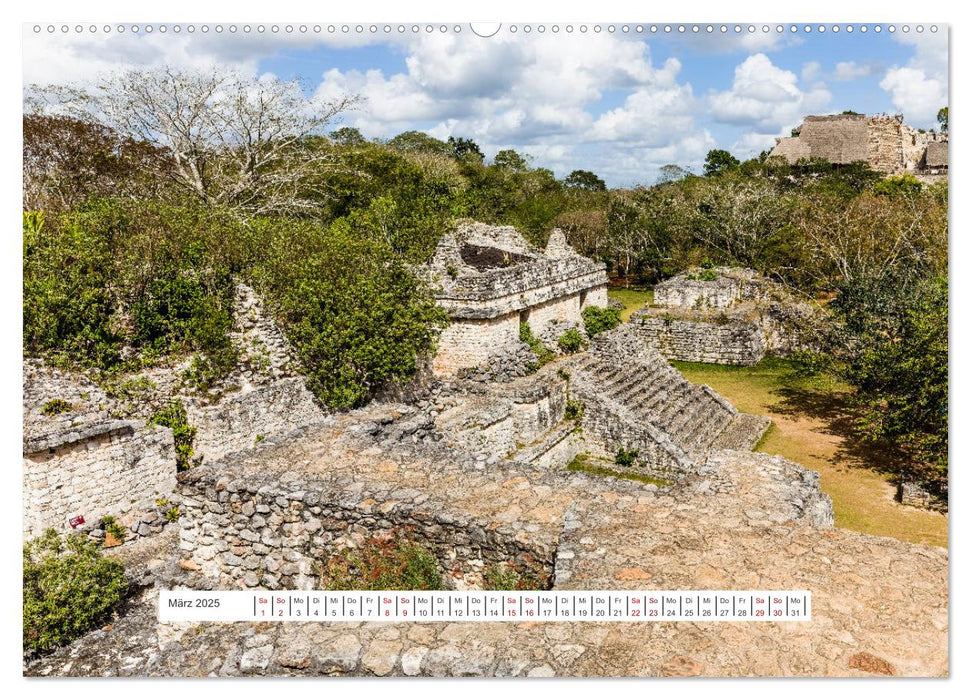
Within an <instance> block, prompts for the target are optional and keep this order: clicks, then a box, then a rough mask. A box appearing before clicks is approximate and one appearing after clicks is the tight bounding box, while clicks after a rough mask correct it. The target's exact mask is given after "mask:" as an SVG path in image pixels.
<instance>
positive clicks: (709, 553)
mask: <svg viewBox="0 0 971 700" xmlns="http://www.w3.org/2000/svg"><path fill="white" fill-rule="evenodd" d="M421 426H422V424H421V423H420V421H414V418H413V416H409V415H407V414H402V415H399V416H394V415H393V412H387V411H386V412H378V411H374V410H371V411H368V412H358V413H356V414H352V415H345V416H341V417H338V418H335V419H333V420H330V421H327V422H324V423H322V424H320V425H317V426H314V427H312V428H309V429H307V430H306V431H305V432H304V433H303V434H302V435H296V434H295V435H293V436H291V438H289V439H286V440H280V441H278V442H277V444H270V445H266V446H262V447H261V448H259V449H255V450H252V451H250V452H249V453H247V454H245V455H238V456H236V457H234V458H232V459H226V460H224V461H223V462H221V463H219V464H214V465H210V466H209V467H206V468H204V469H201V470H199V472H198V473H196V474H193V475H192V481H191V483H189V484H187V489H186V490H187V494H186V500H185V502H184V503H185V507H186V514H185V516H184V517H186V518H187V520H186V521H185V523H184V525H192V524H193V523H195V528H196V529H198V530H200V531H201V530H203V528H202V525H203V523H204V522H205V517H206V515H207V514H215V511H214V510H213V509H211V508H210V507H209V506H210V504H217V505H225V506H226V510H225V512H224V513H222V514H219V517H221V518H224V520H223V521H221V522H222V525H221V527H222V529H223V531H234V530H235V531H237V532H238V533H239V534H240V535H242V533H243V531H244V530H246V529H249V530H251V532H252V534H253V535H256V539H257V540H258V541H259V542H261V543H265V542H269V544H264V545H263V546H264V547H268V548H271V549H274V548H276V549H280V550H283V549H287V548H292V547H295V546H297V545H298V544H299V538H300V537H301V533H300V532H299V531H300V528H299V527H297V524H298V523H303V524H304V525H308V526H311V527H313V526H314V523H313V522H312V520H313V519H314V518H317V519H323V518H321V517H320V516H319V515H317V514H313V513H312V509H313V508H315V507H321V508H325V507H326V508H331V509H334V508H340V509H342V510H343V512H344V515H345V517H351V514H352V512H353V513H357V514H358V515H359V516H360V517H358V519H357V520H356V522H355V523H354V524H352V525H351V527H349V528H348V527H346V526H345V530H346V531H348V532H349V533H351V534H353V533H355V532H357V533H358V534H363V531H364V529H367V523H369V522H371V523H372V527H376V528H381V527H386V526H388V525H396V524H399V523H401V522H404V520H405V519H408V518H410V519H412V520H413V521H414V522H415V523H416V525H415V526H416V527H426V529H425V530H423V532H424V533H425V535H426V536H428V537H431V539H432V542H431V545H432V547H433V548H436V553H437V554H438V555H439V556H442V555H443V554H445V553H444V552H443V551H442V550H440V549H439V548H438V545H437V544H436V542H437V541H438V540H435V538H436V537H438V536H439V535H438V534H436V533H439V534H442V533H444V535H445V539H449V540H450V541H451V542H450V546H452V547H459V548H460V547H463V546H472V544H471V543H478V545H479V546H480V550H477V553H481V552H482V551H483V550H482V549H481V547H485V549H490V548H491V550H494V551H497V552H500V553H501V554H502V555H503V556H507V555H509V554H510V553H515V552H516V551H518V552H519V553H522V551H523V550H522V549H520V550H516V549H515V547H513V546H512V545H513V543H515V544H516V546H521V547H522V548H525V549H529V550H530V551H532V552H533V553H534V555H536V556H540V552H541V551H542V550H541V549H540V548H541V547H542V546H545V547H548V548H549V554H550V555H551V564H552V566H553V576H552V579H551V580H550V585H551V586H552V587H553V588H555V589H567V590H568V589H635V590H641V589H659V590H660V589H672V588H686V589H753V588H767V589H785V588H794V589H795V588H798V589H808V590H810V591H812V594H813V619H812V621H811V622H809V623H796V622H790V623H780V624H776V623H686V622H677V623H661V624H650V623H647V624H644V623H615V624H603V623H579V622H577V623H559V622H557V623H552V622H551V623H542V622H527V623H519V624H512V623H464V624H463V623H433V624H423V623H407V624H406V623H402V624H383V623H357V624H346V623H342V624H327V623H300V624H296V623H293V624H288V623H278V624H273V623H232V624H230V623H225V624H222V623H221V624H201V625H200V624H195V625H193V624H170V623H167V624H158V623H157V622H156V618H155V610H154V606H153V605H152V604H151V603H152V602H153V601H152V599H151V596H152V595H153V591H152V590H151V589H147V590H146V592H145V593H144V594H143V598H142V599H141V600H140V601H136V602H135V603H134V604H133V606H132V610H131V612H130V614H129V616H128V617H126V618H125V619H123V620H121V621H119V623H118V625H117V631H116V630H107V631H100V632H95V633H92V635H89V637H88V638H85V639H81V640H79V641H78V642H76V643H74V644H72V645H69V646H68V647H65V648H64V649H61V650H59V651H58V652H56V653H54V654H52V655H51V656H48V657H45V658H43V659H40V660H37V661H35V662H33V663H32V664H31V665H29V667H28V668H27V669H26V672H27V673H28V674H30V675H101V674H102V673H111V674H118V675H159V676H204V675H220V676H247V675H256V676H260V675H311V676H313V675H379V676H381V675H406V676H414V675H429V676H442V675H500V676H501V675H527V676H552V675H565V676H577V675H608V676H628V675H633V676H664V675H706V676H749V675H782V676H790V675H791V676H799V675H806V676H810V675H816V676H864V675H881V674H883V675H887V674H893V675H917V676H940V675H946V674H947V672H948V671H947V628H948V617H947V553H946V551H945V550H942V549H939V548H936V547H930V546H924V545H914V544H905V543H901V542H898V541H896V540H892V539H889V538H879V537H873V536H869V535H863V534H858V533H853V532H849V531H846V530H838V529H833V528H832V511H831V505H830V503H829V499H828V498H827V497H826V496H824V495H823V494H821V492H820V491H819V487H818V477H817V475H816V474H815V473H814V472H809V471H807V470H805V469H803V468H801V467H799V466H798V465H796V464H794V463H792V462H789V461H787V460H784V459H782V458H779V457H773V456H769V455H762V454H754V453H750V452H745V451H732V450H721V451H716V452H713V453H712V454H711V455H710V456H709V457H708V459H707V460H706V462H705V464H704V465H703V467H702V468H701V469H699V470H698V472H697V473H696V474H693V475H691V476H690V477H689V478H687V479H685V480H684V481H683V482H681V483H679V484H677V485H675V486H673V487H671V488H668V489H657V488H656V487H651V486H648V485H645V484H641V483H637V482H632V481H628V480H622V479H615V478H610V477H595V476H590V475H585V474H576V473H571V472H564V471H561V470H556V469H545V468H541V467H537V466H535V465H529V464H523V463H517V462H502V463H499V464H493V465H486V464H484V463H483V464H477V463H476V462H477V461H478V460H476V459H475V457H474V456H471V457H470V456H469V455H468V454H467V453H463V452H462V451H461V450H455V449H454V448H450V447H448V446H447V445H444V444H442V442H441V441H435V440H434V439H432V440H430V441H428V442H425V441H424V437H426V436H423V437H421V438H419V437H417V436H418V435H419V434H420V433H421V431H422V430H424V429H425V428H423V427H421ZM409 431H411V432H409ZM383 436H388V437H383ZM375 438H378V439H377V444H378V446H377V447H375ZM412 438H414V439H412ZM382 443H384V445H383V446H382ZM463 455H465V456H463ZM470 461H471V463H470ZM277 484H278V485H279V487H277V486H276V485H277ZM295 488H296V489H297V490H291V489H295ZM310 489H313V491H311V490H310ZM311 494H314V495H313V496H311ZM234 496H238V497H239V498H237V499H236V500H233V497H234ZM247 503H255V504H257V505H258V506H259V505H263V506H265V507H266V508H265V509H261V508H254V509H253V512H252V514H249V515H248V514H247V513H248V511H249V508H248V507H247ZM233 504H238V505H239V509H238V512H235V508H234V507H233ZM298 504H299V505H300V507H299V508H298V507H295V506H296V505H298ZM277 506H279V510H277V509H276V507H277ZM267 509H268V510H267ZM261 510H264V512H263V513H262V516H263V517H264V529H253V528H258V526H259V523H260V521H258V520H255V516H256V515H257V514H260V511H261ZM422 513H424V515H422ZM287 514H289V516H294V517H293V518H291V519H289V520H288V517H289V516H288V515H287ZM274 515H280V517H281V521H280V522H278V523H276V524H275V525H274V524H273V516H274ZM368 518H371V519H372V520H368ZM227 523H232V524H230V525H227ZM244 523H245V524H246V525H248V526H249V527H248V528H243V527H240V526H241V525H243V524H244ZM362 528H363V529H362ZM436 528H437V530H436ZM187 529H188V531H191V530H192V529H193V528H192V527H188V528H187ZM326 529H327V528H326V527H325V526H321V527H320V528H319V530H322V531H323V530H326ZM185 532H186V530H185V529H184V530H183V547H185V544H186V543H185V538H184V535H185ZM462 533H465V534H466V535H468V539H467V541H465V540H462V538H461V535H462ZM473 533H475V534H473ZM210 536H212V537H213V538H214V540H215V538H216V536H215V535H213V534H210ZM248 537H250V535H247V536H246V538H248ZM273 537H279V538H280V539H281V540H283V541H281V542H274V541H273ZM246 538H241V541H246ZM287 538H290V539H289V540H288V539H287ZM234 546H238V545H234ZM503 547H507V549H505V550H503V549H502V548H503ZM500 550H501V551H500ZM196 551H198V550H196ZM187 554H192V552H190V551H187V550H185V549H183V552H182V553H181V554H178V553H175V552H173V553H172V556H173V557H184V556H186V555H187ZM236 556H239V558H240V559H241V560H242V562H241V563H240V564H237V563H236V562H235V560H233V559H232V558H231V557H229V558H227V559H228V560H229V562H228V563H226V562H224V561H222V560H216V559H214V560H213V561H218V562H219V564H218V566H219V567H220V571H219V572H220V573H222V574H225V573H227V572H230V573H231V572H236V571H237V567H241V568H239V569H238V570H239V571H240V572H241V571H242V570H243V569H245V568H246V563H245V562H246V557H245V556H242V555H236ZM266 556H272V554H269V555H265V556H264V559H263V560H262V561H263V563H264V564H266V563H267V561H266ZM283 559H284V561H286V558H283ZM191 561H195V560H191ZM205 561H206V560H205V558H204V557H203V558H202V559H200V560H199V561H197V562H195V563H196V564H198V565H199V566H195V565H193V564H192V563H190V564H189V565H188V567H187V568H188V569H189V570H190V571H191V576H194V577H199V576H201V575H204V573H205V572H204V571H201V570H200V569H203V568H204V567H203V566H202V564H203V563H204V562H205ZM170 568H171V567H170ZM280 569H282V566H281V567H280ZM267 570H270V569H269V568H268V569H267ZM281 583H283V581H282V579H281ZM159 585H166V586H171V585H174V582H173V581H172V580H171V579H168V580H165V579H160V580H159ZM191 585H192V586H193V587H198V586H200V585H201V584H200V583H199V581H198V580H197V581H196V582H195V583H194V584H191ZM238 585H239V586H245V585H246V584H245V582H239V583H238ZM133 637H137V638H138V639H139V640H141V642H142V645H141V646H140V648H138V649H135V648H133V647H132V645H131V644H130V643H129V641H128V640H130V639H131V638H133ZM95 642H96V644H95Z"/></svg>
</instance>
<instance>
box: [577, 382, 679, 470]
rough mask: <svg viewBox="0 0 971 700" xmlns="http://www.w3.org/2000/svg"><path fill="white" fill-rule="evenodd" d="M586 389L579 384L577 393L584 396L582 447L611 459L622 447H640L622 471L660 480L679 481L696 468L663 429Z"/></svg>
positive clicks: (626, 448)
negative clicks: (635, 456) (637, 417)
mask: <svg viewBox="0 0 971 700" xmlns="http://www.w3.org/2000/svg"><path fill="white" fill-rule="evenodd" d="M584 388H585V387H583V386H582V385H579V384H578V393H579V395H581V396H582V397H583V416H582V418H581V423H580V425H581V427H582V429H583V448H584V449H585V450H586V451H587V452H589V453H590V454H592V455H595V456H597V457H603V458H606V459H611V460H612V459H614V457H615V456H616V454H617V451H618V449H620V448H623V449H625V450H637V459H636V461H635V462H634V464H632V465H630V466H627V467H623V471H626V472H631V473H634V474H643V475H646V476H652V477H656V478H659V479H668V480H671V481H680V480H681V479H683V478H684V477H685V476H687V475H688V474H690V473H691V472H692V471H693V470H694V468H695V464H694V463H693V462H692V461H691V460H690V459H689V458H688V456H687V455H686V454H684V451H683V450H681V448H680V447H678V446H677V445H675V444H674V443H673V442H672V441H671V439H670V438H669V437H668V436H667V435H665V434H664V433H663V432H662V431H660V430H658V429H657V428H656V427H654V426H653V425H651V424H650V423H643V422H640V421H637V420H635V418H634V416H632V415H630V414H629V413H628V412H626V411H624V410H623V409H621V410H618V407H617V406H616V405H613V404H611V402H609V401H607V400H604V398H603V397H601V396H599V395H597V394H596V393H594V392H592V391H584Z"/></svg>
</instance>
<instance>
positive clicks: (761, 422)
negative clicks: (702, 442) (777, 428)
mask: <svg viewBox="0 0 971 700" xmlns="http://www.w3.org/2000/svg"><path fill="white" fill-rule="evenodd" d="M771 425H772V420H771V419H770V418H768V417H767V416H756V415H752V414H751V413H739V414H738V415H737V416H735V417H734V420H732V421H731V423H729V424H728V425H727V427H726V428H725V429H724V430H723V431H722V432H721V433H720V434H719V435H718V437H716V438H715V439H714V440H713V441H712V444H711V449H712V450H751V449H752V448H753V447H755V445H756V444H758V442H759V440H761V439H762V436H763V435H765V432H766V431H767V430H768V429H769V426H771Z"/></svg>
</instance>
